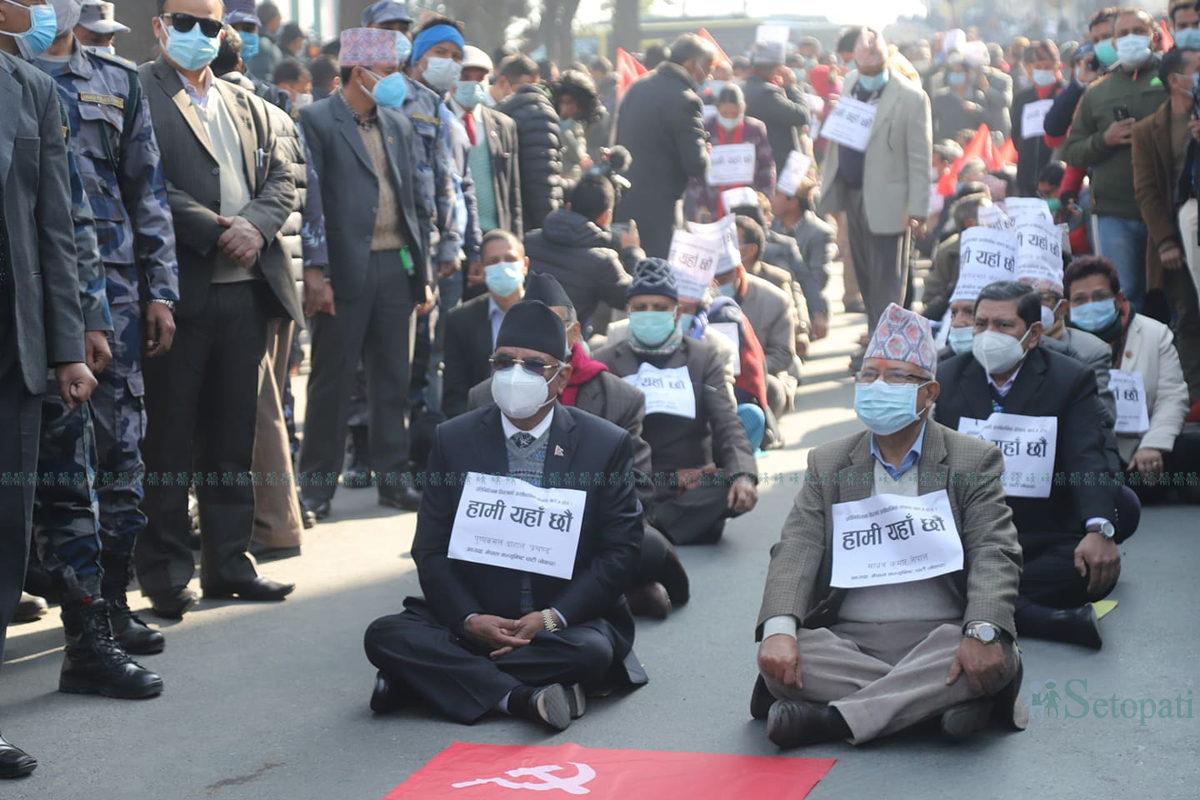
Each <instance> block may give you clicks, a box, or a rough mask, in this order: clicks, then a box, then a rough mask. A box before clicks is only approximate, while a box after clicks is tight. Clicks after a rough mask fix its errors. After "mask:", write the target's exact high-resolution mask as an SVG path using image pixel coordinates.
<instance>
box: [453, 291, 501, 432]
mask: <svg viewBox="0 0 1200 800" xmlns="http://www.w3.org/2000/svg"><path fill="white" fill-rule="evenodd" d="M489 297H491V295H490V294H485V295H482V296H480V297H476V298H475V299H474V300H468V301H467V302H465V303H463V304H462V305H459V306H456V307H455V308H452V309H450V312H449V313H448V314H446V361H445V364H446V367H445V370H444V371H443V373H442V374H443V376H444V384H443V385H444V389H443V394H442V411H444V412H445V414H446V416H447V417H456V416H458V415H459V414H462V413H463V412H464V411H466V410H467V393H468V392H470V391H471V387H472V386H474V385H475V384H477V383H479V382H480V381H484V380H487V379H488V378H489V377H490V376H491V374H492V369H491V364H490V363H488V359H489V358H490V357H491V355H492V351H493V349H494V348H493V347H492V322H491V320H489V319H488V310H489V305H488V298H489Z"/></svg>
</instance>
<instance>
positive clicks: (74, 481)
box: [33, 373, 103, 602]
mask: <svg viewBox="0 0 1200 800" xmlns="http://www.w3.org/2000/svg"><path fill="white" fill-rule="evenodd" d="M37 471H38V485H37V491H36V493H35V494H34V504H33V540H34V545H35V546H36V548H37V555H38V558H40V559H41V562H42V566H43V567H44V568H45V570H46V572H47V573H49V575H50V577H51V579H52V580H53V581H54V585H55V588H56V589H57V590H58V592H59V593H60V595H61V598H62V601H63V602H68V601H71V600H81V599H83V598H85V597H99V596H100V582H101V578H102V576H103V570H102V569H101V567H100V532H99V529H100V503H99V498H98V497H97V495H96V485H95V480H96V434H95V431H94V429H93V426H92V415H91V409H90V408H89V406H88V405H87V404H84V405H82V406H76V407H75V408H73V409H70V408H67V404H66V403H65V402H63V399H62V396H61V395H60V394H59V389H58V382H57V381H56V380H55V379H54V377H53V373H51V376H50V379H49V381H48V385H47V391H46V394H45V395H43V397H42V428H41V446H40V447H39V449H38V469H37Z"/></svg>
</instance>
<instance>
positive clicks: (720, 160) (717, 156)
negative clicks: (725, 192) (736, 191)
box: [707, 144, 754, 186]
mask: <svg viewBox="0 0 1200 800" xmlns="http://www.w3.org/2000/svg"><path fill="white" fill-rule="evenodd" d="M707 180H708V185H709V186H737V185H739V184H747V183H751V182H752V181H753V180H754V145H752V144H718V145H714V146H713V149H712V154H711V155H710V162H709V166H708V177H707Z"/></svg>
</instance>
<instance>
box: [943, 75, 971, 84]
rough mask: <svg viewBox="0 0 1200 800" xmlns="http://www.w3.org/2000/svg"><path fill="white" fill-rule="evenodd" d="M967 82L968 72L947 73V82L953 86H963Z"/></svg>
mask: <svg viewBox="0 0 1200 800" xmlns="http://www.w3.org/2000/svg"><path fill="white" fill-rule="evenodd" d="M966 82H967V73H965V72H951V73H948V74H947V75H946V83H948V84H950V85H951V86H962V85H963V84H964V83H966Z"/></svg>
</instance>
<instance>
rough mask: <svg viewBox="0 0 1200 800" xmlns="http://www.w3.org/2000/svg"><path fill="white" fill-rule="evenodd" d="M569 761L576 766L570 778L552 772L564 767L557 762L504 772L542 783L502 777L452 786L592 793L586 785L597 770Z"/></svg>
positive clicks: (511, 776) (509, 775) (480, 779)
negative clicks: (522, 781) (517, 781)
mask: <svg viewBox="0 0 1200 800" xmlns="http://www.w3.org/2000/svg"><path fill="white" fill-rule="evenodd" d="M567 763H569V764H570V765H571V766H573V767H574V768H575V774H574V775H573V776H571V777H569V778H567V777H560V776H558V775H554V774H552V773H555V772H560V771H562V767H560V766H558V765H556V764H549V765H546V766H542V767H523V768H521V769H510V770H508V771H507V772H505V773H504V774H505V775H507V776H508V777H509V778H537V779H539V780H540V781H541V783H516V782H514V781H510V780H508V779H506V778H502V777H501V778H478V779H476V780H473V781H466V782H464V783H455V784H451V788H454V789H466V788H467V787H469V786H483V785H486V784H489V783H493V784H495V785H496V786H503V787H504V788H505V789H528V790H529V791H531V792H552V791H556V790H557V791H562V792H566V793H567V794H590V793H591V790H590V789H585V788H584V785H585V784H587V783H590V782H591V781H592V779H593V778H595V777H596V771H595V770H594V769H592V768H591V767H589V766H588V765H587V764H577V763H575V762H574V761H569V762H567Z"/></svg>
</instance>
